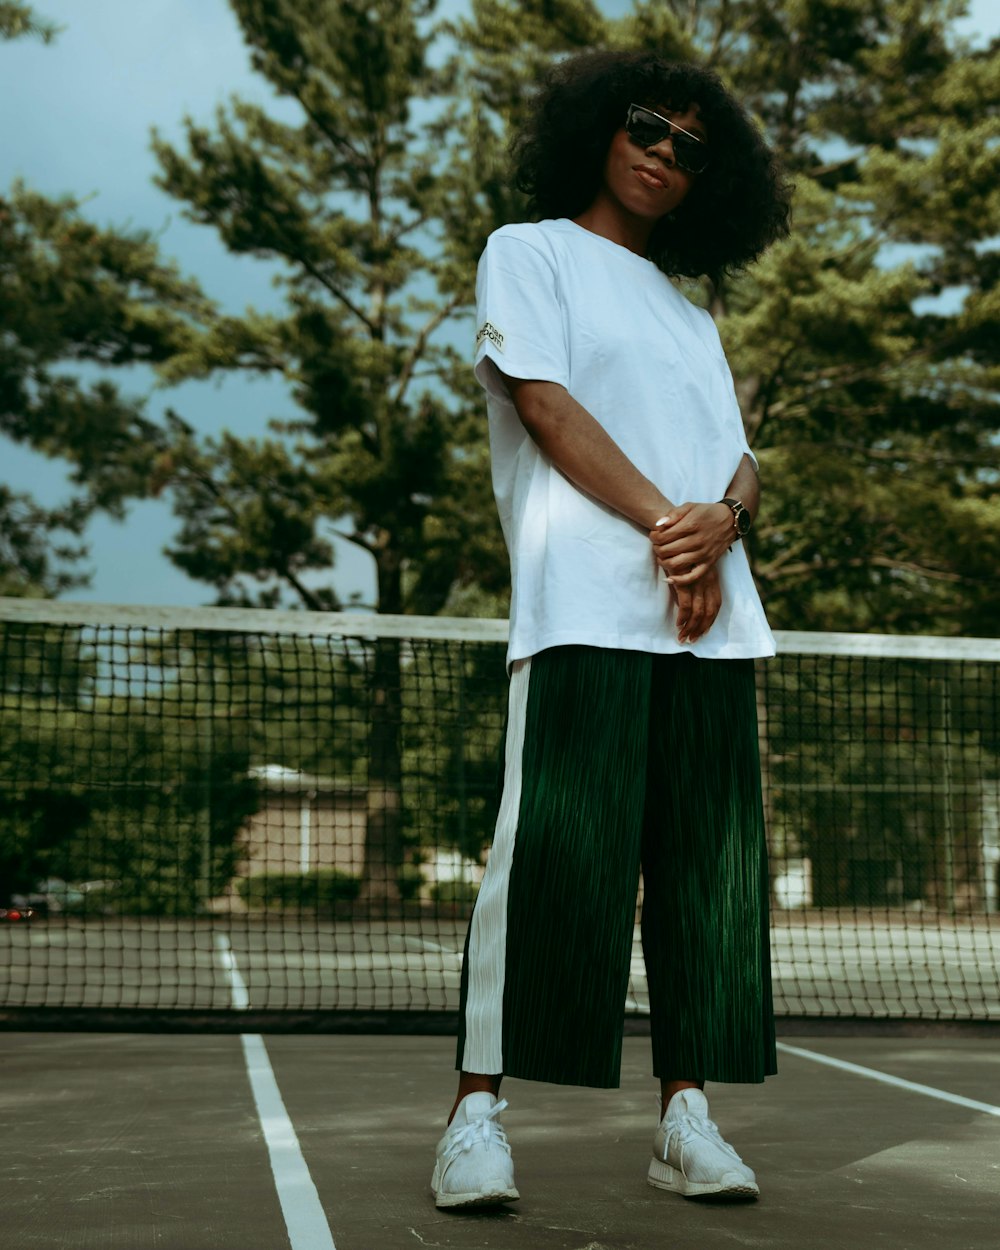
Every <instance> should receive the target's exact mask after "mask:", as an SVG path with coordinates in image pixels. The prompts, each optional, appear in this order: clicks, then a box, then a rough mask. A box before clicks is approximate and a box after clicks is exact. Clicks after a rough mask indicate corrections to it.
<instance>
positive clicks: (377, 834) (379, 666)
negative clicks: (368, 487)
mask: <svg viewBox="0 0 1000 1250" xmlns="http://www.w3.org/2000/svg"><path fill="white" fill-rule="evenodd" d="M376 563H377V567H378V586H379V610H380V611H381V612H384V613H393V614H396V613H399V612H400V610H401V608H402V581H401V569H400V560H399V557H398V555H396V553H395V552H393V551H391V550H387V549H384V548H383V549H382V550H380V551H379V552H378V554H377V555H376ZM399 648H400V643H399V640H398V639H395V638H379V639H378V640H377V641H376V642H375V648H374V652H373V654H372V668H371V671H370V674H369V702H368V709H369V713H368V714H369V730H368V802H367V827H366V832H365V865H364V870H363V872H362V877H361V900H362V901H363V902H367V903H368V904H369V905H373V904H374V905H376V906H377V905H382V906H383V907H385V906H389V905H392V904H398V903H399V901H400V895H399V881H398V877H399V870H400V867H401V866H402V863H403V829H402V826H403V809H402V801H401V783H402V771H403V768H402V749H403V744H402V711H403V708H402V692H401V690H400V660H399Z"/></svg>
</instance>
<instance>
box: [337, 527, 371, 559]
mask: <svg viewBox="0 0 1000 1250" xmlns="http://www.w3.org/2000/svg"><path fill="white" fill-rule="evenodd" d="M330 533H331V534H333V536H334V538H342V539H343V540H344V542H347V543H353V544H354V545H355V547H361V548H362V549H363V550H364V551H367V552H368V554H369V555H372V556H373V555H374V554H375V547H374V545H373V544H372V543H370V542H369V541H368V539H367V538H365V537H364V535H363V534H360V533H358V531H357V530H355V532H354V533H353V534H345V533H343V532H342V531H341V530H331V531H330Z"/></svg>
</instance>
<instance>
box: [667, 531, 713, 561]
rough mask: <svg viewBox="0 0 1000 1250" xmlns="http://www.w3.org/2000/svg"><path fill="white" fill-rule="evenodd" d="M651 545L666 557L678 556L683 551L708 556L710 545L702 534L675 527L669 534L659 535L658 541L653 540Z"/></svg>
mask: <svg viewBox="0 0 1000 1250" xmlns="http://www.w3.org/2000/svg"><path fill="white" fill-rule="evenodd" d="M653 545H654V546H655V547H656V549H657V551H662V552H663V554H664V555H668V556H676V555H680V554H681V553H682V552H684V551H690V552H693V553H694V554H696V555H702V556H703V555H707V554H708V552H709V550H710V549H711V545H712V544H710V543H709V542H707V541H706V539H705V536H704V535H703V534H699V533H697V531H693V530H689V531H682V529H681V527H680V526H677V527H676V528H674V529H672V530H670V531H669V533H666V534H661V535H660V536H659V538H658V539H653Z"/></svg>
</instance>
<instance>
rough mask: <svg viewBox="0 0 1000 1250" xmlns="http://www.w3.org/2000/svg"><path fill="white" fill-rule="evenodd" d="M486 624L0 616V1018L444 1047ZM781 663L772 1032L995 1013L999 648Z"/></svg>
mask: <svg viewBox="0 0 1000 1250" xmlns="http://www.w3.org/2000/svg"><path fill="white" fill-rule="evenodd" d="M506 633H507V627H506V622H503V621H484V620H464V619H444V618H419V617H387V616H361V615H355V614H351V613H336V614H334V613H330V614H324V613H307V612H279V611H252V610H240V609H223V608H205V609H179V608H176V609H175V608H136V607H116V606H97V605H81V604H70V603H58V602H48V601H46V602H40V601H26V600H9V599H8V600H3V599H0V913H2V916H0V1022H3V1023H5V1024H6V1025H7V1026H8V1027H12V1026H18V1025H23V1024H25V1023H32V1022H35V1023H37V1022H41V1023H43V1024H44V1025H51V1026H53V1027H58V1026H59V1025H60V1024H72V1025H74V1026H79V1025H80V1024H84V1025H85V1024H86V1023H87V1022H88V1021H93V1022H99V1023H101V1024H102V1025H103V1026H107V1025H108V1024H109V1023H110V1024H112V1025H113V1024H114V1022H115V1021H116V1020H118V1021H128V1022H133V1023H134V1022H135V1021H136V1020H139V1019H142V1020H145V1021H148V1022H150V1023H151V1025H152V1027H172V1026H174V1025H177V1026H178V1027H180V1022H182V1021H184V1020H187V1019H197V1020H199V1021H200V1022H201V1024H202V1026H204V1024H205V1022H206V1021H208V1022H209V1024H208V1027H212V1025H211V1022H212V1021H213V1020H214V1021H216V1022H222V1021H228V1022H230V1023H231V1022H232V1020H233V1019H235V1018H237V1017H239V1018H243V1019H246V1018H247V1016H248V1013H249V1014H254V1013H256V1014H258V1015H260V1016H262V1018H265V1019H268V1018H270V1019H273V1021H274V1023H275V1027H303V1028H328V1029H350V1028H396V1029H401V1030H410V1029H420V1028H421V1027H429V1028H430V1027H437V1026H440V1027H447V1022H448V1021H450V1020H452V1019H453V1016H454V1013H455V1011H456V1008H457V1004H458V991H459V976H460V969H461V956H462V947H463V943H464V937H465V930H466V926H467V923H468V916H469V914H470V910H471V907H472V904H473V902H474V900H475V896H476V891H477V889H478V884H479V881H480V880H481V877H482V870H483V863H484V861H485V851H486V848H487V847H488V845H489V841H490V837H491V835H492V830H493V821H494V819H495V813H496V801H497V788H498V757H499V748H500V744H501V739H502V734H503V722H504V712H505V705H506V685H507V678H506V671H505V666H504V650H505V643H506ZM778 648H779V655H778V656H777V657H776V658H774V659H770V660H766V661H759V662H758V669H757V671H758V713H759V723H760V730H761V759H762V771H763V781H764V795H765V810H766V816H767V828H768V839H769V850H770V869H771V896H772V906H771V918H772V926H771V940H772V973H773V978H774V991H775V1010H776V1013H777V1014H778V1016H779V1017H784V1018H785V1019H824V1020H827V1019H830V1018H834V1017H840V1018H842V1019H848V1020H861V1019H865V1020H880V1021H891V1020H905V1021H930V1020H935V1021H945V1020H947V1021H980V1022H985V1021H994V1022H996V1021H1000V718H998V706H1000V698H998V695H1000V691H998V674H1000V641H998V640H991V639H957V638H914V637H909V638H908V637H898V636H887V635H848V634H803V633H779V634H778ZM640 909H641V896H640V900H638V903H637V917H636V919H637V925H636V940H635V945H634V954H633V961H632V977H631V981H630V985H629V993H628V997H627V1001H626V1003H625V1010H626V1012H627V1013H628V1014H629V1015H631V1016H635V1017H642V1016H643V1015H644V1014H646V1013H647V1012H648V998H647V995H646V985H645V976H644V970H643V963H642V954H641V949H640V945H639V937H638V934H639V930H638V920H639V911H640Z"/></svg>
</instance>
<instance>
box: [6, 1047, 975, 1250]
mask: <svg viewBox="0 0 1000 1250" xmlns="http://www.w3.org/2000/svg"><path fill="white" fill-rule="evenodd" d="M786 1042H787V1044H789V1045H792V1046H795V1047H797V1048H800V1049H802V1050H809V1051H812V1052H817V1053H820V1054H823V1055H826V1056H830V1057H833V1058H835V1059H839V1060H845V1061H848V1062H850V1063H853V1064H858V1065H861V1066H863V1067H866V1068H871V1069H874V1070H877V1071H878V1072H880V1073H885V1074H889V1075H891V1076H894V1077H898V1078H903V1079H904V1080H906V1081H911V1082H916V1083H919V1084H922V1085H926V1086H932V1087H935V1088H937V1089H939V1090H943V1091H946V1092H947V1093H949V1094H953V1095H958V1096H960V1097H964V1098H966V1099H971V1100H974V1101H977V1102H980V1103H988V1104H998V1103H1000V1048H998V1046H997V1040H996V1038H995V1037H994V1038H990V1037H984V1038H953V1039H942V1038H919V1039H900V1038H889V1039H887V1038H876V1037H872V1038H850V1037H843V1036H840V1037H826V1038H818V1037H809V1038H797V1037H789V1038H787V1039H786ZM264 1048H265V1051H266V1053H264V1052H261V1053H262V1054H263V1060H262V1062H263V1064H264V1067H265V1068H266V1067H267V1065H268V1062H269V1065H270V1069H269V1070H270V1072H273V1077H274V1082H275V1083H276V1086H277V1091H278V1092H280V1102H279V1103H278V1106H279V1108H280V1104H281V1103H283V1106H284V1111H285V1112H287V1120H283V1119H282V1117H281V1116H279V1115H277V1114H276V1113H275V1106H274V1104H269V1105H268V1104H262V1103H261V1101H260V1098H259V1097H258V1099H257V1101H256V1102H255V1097H254V1092H253V1091H252V1089H251V1081H250V1077H249V1076H248V1068H247V1056H248V1054H249V1053H250V1051H249V1049H246V1048H245V1047H244V1046H243V1044H241V1040H240V1038H238V1037H232V1036H208V1035H202V1036H194V1037H192V1036H162V1035H157V1036H151V1035H137V1034H92V1033H89V1034H88V1033H76V1034H60V1033H0V1058H2V1072H3V1076H2V1084H0V1090H2V1096H0V1097H2V1101H0V1121H2V1123H3V1126H4V1132H3V1134H2V1137H0V1186H2V1190H0V1192H2V1194H3V1198H2V1200H0V1205H2V1214H3V1219H2V1230H3V1244H4V1245H7V1246H12V1247H13V1246H17V1247H19V1248H20V1247H44V1248H45V1250H64V1248H65V1250H97V1248H98V1247H99V1248H100V1250H146V1248H147V1247H149V1248H153V1247H156V1248H157V1250H288V1248H289V1247H291V1250H327V1248H328V1247H329V1246H330V1245H335V1246H336V1247H337V1250H397V1248H402V1247H406V1248H407V1250H416V1248H418V1247H421V1246H439V1247H455V1248H460V1250H479V1248H480V1247H483V1248H484V1250H485V1248H487V1247H489V1248H490V1250H505V1248H507V1247H512V1248H513V1247H525V1248H527V1250H632V1248H633V1247H635V1248H636V1250H639V1248H645V1247H650V1248H652V1247H672V1248H673V1247H676V1248H679V1250H687V1248H688V1247H690V1248H691V1250H694V1248H695V1247H697V1248H698V1250H715V1248H716V1247H728V1246H733V1247H747V1246H753V1247H769V1248H770V1247H773V1248H775V1250H784V1248H786V1247H787V1248H788V1250H803V1248H805V1247H809V1248H817V1250H825V1248H827V1247H829V1248H830V1250H833V1248H834V1247H838V1248H839V1247H846V1246H849V1245H851V1246H854V1245H856V1246H859V1247H863V1248H864V1250H872V1248H879V1247H885V1248H886V1250H934V1248H937V1247H940V1248H941V1250H987V1248H988V1247H989V1248H990V1250H993V1248H994V1247H995V1246H996V1245H997V1238H998V1233H997V1229H998V1216H1000V1115H990V1114H989V1113H988V1112H986V1111H983V1110H977V1109H973V1108H970V1107H967V1106H962V1105H956V1104H954V1103H950V1102H945V1101H940V1100H939V1099H937V1098H934V1097H931V1096H929V1095H928V1094H927V1093H921V1092H917V1091H914V1090H910V1089H906V1088H900V1087H898V1086H893V1085H890V1084H887V1083H885V1082H883V1081H879V1080H876V1079H873V1078H871V1077H867V1076H864V1075H862V1074H859V1073H855V1072H850V1071H846V1070H843V1069H838V1068H834V1067H830V1066H825V1065H821V1064H819V1063H817V1062H815V1061H813V1060H811V1059H808V1058H806V1057H804V1056H802V1055H799V1054H794V1053H790V1052H789V1051H787V1050H782V1051H781V1052H780V1053H779V1068H780V1072H779V1075H778V1076H776V1077H771V1078H769V1079H768V1080H767V1082H766V1083H765V1084H764V1085H712V1084H710V1085H709V1086H708V1089H707V1093H708V1095H709V1099H710V1104H711V1108H712V1114H713V1118H714V1119H715V1120H716V1121H717V1122H718V1124H719V1126H720V1128H721V1129H722V1132H723V1134H724V1135H725V1136H726V1137H727V1138H728V1139H729V1140H730V1141H731V1142H732V1143H733V1145H734V1146H735V1147H736V1148H737V1150H738V1151H739V1152H740V1153H741V1154H742V1156H743V1158H744V1159H745V1160H746V1162H747V1163H749V1164H750V1166H751V1167H753V1168H754V1170H755V1171H756V1173H757V1177H758V1181H759V1183H760V1186H761V1198H760V1200H759V1201H758V1202H756V1203H752V1204H741V1205H721V1204H716V1205H709V1204H703V1203H695V1202H690V1201H686V1200H685V1199H682V1198H678V1197H676V1196H675V1195H672V1194H666V1193H661V1192H659V1191H657V1190H654V1189H652V1188H650V1187H649V1186H648V1185H647V1184H646V1181H645V1175H646V1167H647V1164H648V1159H649V1149H650V1143H651V1140H652V1134H653V1130H654V1128H655V1120H656V1114H657V1108H656V1093H655V1087H654V1085H653V1082H652V1080H651V1079H650V1077H649V1075H648V1073H649V1058H648V1053H649V1043H648V1041H647V1040H646V1039H644V1038H640V1037H628V1038H626V1039H625V1052H624V1062H623V1070H622V1088H621V1089H620V1090H603V1091H594V1090H577V1089H571V1088H557V1087H553V1086H545V1085H535V1084H531V1083H527V1082H522V1081H515V1080H510V1081H507V1082H505V1084H504V1089H503V1094H504V1096H505V1097H507V1098H508V1099H509V1101H510V1108H509V1110H508V1111H507V1112H506V1114H505V1116H504V1123H505V1127H506V1129H507V1132H508V1135H509V1137H510V1140H511V1144H512V1146H513V1150H514V1159H515V1164H516V1168H517V1182H518V1185H519V1187H520V1190H521V1194H522V1200H521V1202H519V1203H516V1204H513V1205H512V1206H511V1207H509V1208H507V1209H506V1210H505V1211H502V1212H499V1213H496V1214H486V1213H480V1214H478V1215H460V1214H459V1215H456V1214H451V1215H449V1214H446V1213H442V1212H438V1211H437V1210H436V1209H435V1207H434V1204H433V1199H432V1197H431V1195H430V1191H429V1187H428V1182H429V1179H430V1174H431V1169H432V1166H433V1160H434V1145H435V1143H436V1141H437V1138H438V1137H439V1135H440V1133H441V1131H442V1128H443V1123H444V1116H445V1114H446V1113H447V1110H448V1108H449V1107H450V1104H451V1097H452V1094H453V1086H454V1074H453V1072H452V1060H453V1043H452V1042H451V1041H450V1040H449V1039H447V1038H410V1037H407V1038H399V1037H338V1036H332V1037H301V1036H281V1035H277V1036H269V1037H266V1038H265V1039H264ZM268 1079H270V1077H268ZM254 1089H255V1090H258V1092H259V1087H258V1086H255V1087H254ZM265 1134H268V1135H269V1136H268V1137H267V1139H266V1138H265ZM268 1141H270V1143H271V1145H272V1150H271V1151H270V1152H269V1149H268ZM296 1158H298V1159H299V1161H300V1162H299V1163H298V1164H296V1162H295V1160H296ZM310 1177H311V1180H312V1182H313V1183H314V1185H315V1194H312V1190H311V1186H310V1185H309V1178H310ZM311 1194H312V1197H310V1195H311ZM279 1195H283V1197H284V1201H285V1207H286V1211H292V1212H293V1214H294V1213H297V1215H296V1217H295V1218H296V1219H298V1223H297V1224H295V1227H293V1228H292V1229H291V1238H290V1235H289V1229H288V1228H287V1227H286V1220H285V1218H284V1216H283V1212H282V1205H281V1199H280V1197H279ZM317 1195H318V1202H317V1201H316V1196H317ZM311 1203H312V1204H313V1205H310V1204H311ZM310 1212H312V1214H310ZM310 1221H311V1222H310Z"/></svg>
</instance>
